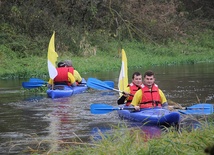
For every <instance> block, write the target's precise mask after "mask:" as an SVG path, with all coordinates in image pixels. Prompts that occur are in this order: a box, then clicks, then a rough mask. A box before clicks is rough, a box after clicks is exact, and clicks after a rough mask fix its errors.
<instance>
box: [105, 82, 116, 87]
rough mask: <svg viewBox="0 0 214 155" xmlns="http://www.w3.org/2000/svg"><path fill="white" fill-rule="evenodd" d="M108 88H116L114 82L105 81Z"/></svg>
mask: <svg viewBox="0 0 214 155" xmlns="http://www.w3.org/2000/svg"><path fill="white" fill-rule="evenodd" d="M103 82H104V83H105V84H106V85H107V86H109V87H111V88H114V81H103Z"/></svg>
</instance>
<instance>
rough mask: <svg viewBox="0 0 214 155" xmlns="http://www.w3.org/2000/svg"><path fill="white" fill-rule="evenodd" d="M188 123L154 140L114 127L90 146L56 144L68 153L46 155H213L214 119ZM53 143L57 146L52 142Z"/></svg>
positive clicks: (139, 131) (138, 130) (165, 130)
mask: <svg viewBox="0 0 214 155" xmlns="http://www.w3.org/2000/svg"><path fill="white" fill-rule="evenodd" d="M186 119H187V118H186ZM188 119H193V120H192V122H194V124H192V123H186V125H185V128H182V130H181V131H180V132H177V131H176V130H174V128H163V132H162V133H161V135H160V134H158V133H156V134H155V133H152V134H153V137H149V136H148V133H146V132H145V131H143V130H142V129H141V127H135V128H126V127H123V129H122V130H121V128H120V127H119V128H118V127H113V128H112V132H111V133H102V132H100V133H99V135H100V136H99V139H97V138H96V137H95V138H94V137H91V139H92V141H91V142H89V143H84V142H82V141H81V140H80V139H79V140H76V141H73V142H71V141H70V142H63V141H58V142H57V141H56V142H55V143H57V144H58V145H60V146H61V147H63V146H64V147H65V149H63V150H61V151H57V150H56V149H57V148H51V149H50V150H46V151H45V153H47V154H57V155H63V154H67V155H82V154H84V155H101V154H105V155H106V154H107V155H121V154H124V155H126V154H128V155H136V154H137V155H138V154H140V155H149V154H169V155H174V154H176V155H206V153H207V154H208V155H209V154H211V151H213V150H214V143H213V139H214V137H213V135H214V122H213V116H210V117H208V118H207V117H206V118H205V117H201V118H198V119H196V118H195V117H190V118H188ZM183 123H184V122H183ZM181 125H182V122H181ZM45 142H47V141H45ZM45 142H44V143H45ZM50 143H54V142H53V141H50ZM40 145H42V143H40ZM54 146H57V145H54ZM69 146H70V147H69ZM34 151H35V150H34ZM37 151H39V150H37ZM43 153H44V152H43Z"/></svg>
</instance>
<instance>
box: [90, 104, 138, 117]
mask: <svg viewBox="0 0 214 155" xmlns="http://www.w3.org/2000/svg"><path fill="white" fill-rule="evenodd" d="M90 110H91V113H92V114H107V113H110V112H112V111H115V110H135V108H132V107H130V108H123V107H113V106H111V105H108V104H99V103H95V104H91V106H90Z"/></svg>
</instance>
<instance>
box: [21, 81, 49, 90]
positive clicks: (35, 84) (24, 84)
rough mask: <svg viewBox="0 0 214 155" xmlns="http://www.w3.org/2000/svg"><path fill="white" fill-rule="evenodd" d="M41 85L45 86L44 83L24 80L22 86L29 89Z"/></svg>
mask: <svg viewBox="0 0 214 155" xmlns="http://www.w3.org/2000/svg"><path fill="white" fill-rule="evenodd" d="M41 86H45V85H44V83H34V82H22V87H23V88H27V89H33V88H38V87H41Z"/></svg>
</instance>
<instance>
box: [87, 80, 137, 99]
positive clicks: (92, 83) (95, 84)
mask: <svg viewBox="0 0 214 155" xmlns="http://www.w3.org/2000/svg"><path fill="white" fill-rule="evenodd" d="M87 86H88V87H90V88H93V89H97V90H106V89H107V90H113V91H117V92H120V93H122V94H124V92H122V91H120V90H117V89H114V88H112V87H110V86H108V85H107V84H106V83H105V82H103V81H101V80H98V79H96V78H88V81H87ZM129 95H131V96H133V95H132V94H129Z"/></svg>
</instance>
